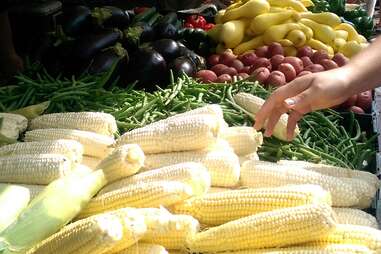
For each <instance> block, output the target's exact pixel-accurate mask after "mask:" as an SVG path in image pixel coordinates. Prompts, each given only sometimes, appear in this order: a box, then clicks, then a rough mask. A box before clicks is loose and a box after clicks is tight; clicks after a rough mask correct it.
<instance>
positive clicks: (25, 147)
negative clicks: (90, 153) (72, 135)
mask: <svg viewBox="0 0 381 254" xmlns="http://www.w3.org/2000/svg"><path fill="white" fill-rule="evenodd" d="M25 154H62V155H64V156H66V157H67V158H68V159H69V160H71V161H72V162H74V163H81V161H82V154H83V146H82V145H81V144H80V143H79V142H77V141H75V140H65V139H59V140H46V141H40V142H19V143H15V144H11V145H6V146H2V147H0V157H1V156H11V155H25Z"/></svg>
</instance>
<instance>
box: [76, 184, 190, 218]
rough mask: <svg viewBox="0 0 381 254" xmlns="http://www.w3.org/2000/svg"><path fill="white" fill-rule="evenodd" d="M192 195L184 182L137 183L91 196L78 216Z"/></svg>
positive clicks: (152, 205) (140, 206)
mask: <svg viewBox="0 0 381 254" xmlns="http://www.w3.org/2000/svg"><path fill="white" fill-rule="evenodd" d="M192 195H193V192H192V188H191V187H190V186H189V185H187V184H184V183H180V182H173V181H172V182H171V181H161V182H150V183H137V184H131V185H128V186H126V187H124V188H122V189H118V190H115V191H111V192H108V193H105V194H102V195H99V196H97V197H95V198H93V199H92V200H91V201H90V203H89V204H88V205H87V206H86V207H85V209H83V210H82V211H81V213H80V215H79V217H80V218H84V217H88V216H91V215H94V214H98V213H102V212H106V211H110V210H115V209H119V208H123V207H137V208H144V207H159V206H160V205H163V206H169V205H172V204H174V203H177V202H180V201H182V200H184V199H187V198H189V197H191V196H192Z"/></svg>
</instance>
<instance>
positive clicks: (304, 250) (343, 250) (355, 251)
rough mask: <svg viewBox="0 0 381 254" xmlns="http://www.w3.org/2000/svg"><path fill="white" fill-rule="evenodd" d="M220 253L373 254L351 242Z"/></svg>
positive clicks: (224, 253)
mask: <svg viewBox="0 0 381 254" xmlns="http://www.w3.org/2000/svg"><path fill="white" fill-rule="evenodd" d="M220 254H374V252H373V251H371V250H369V249H368V248H367V247H365V246H361V245H352V244H328V245H321V246H298V247H289V248H274V249H263V250H255V249H252V250H242V251H229V252H223V253H220Z"/></svg>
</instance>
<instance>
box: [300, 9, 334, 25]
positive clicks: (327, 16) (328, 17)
mask: <svg viewBox="0 0 381 254" xmlns="http://www.w3.org/2000/svg"><path fill="white" fill-rule="evenodd" d="M300 16H301V17H302V18H305V19H310V20H313V21H315V22H316V23H319V24H324V25H328V26H331V27H336V26H338V25H340V24H341V19H340V17H339V16H337V15H336V14H335V13H332V12H321V13H312V12H303V13H300Z"/></svg>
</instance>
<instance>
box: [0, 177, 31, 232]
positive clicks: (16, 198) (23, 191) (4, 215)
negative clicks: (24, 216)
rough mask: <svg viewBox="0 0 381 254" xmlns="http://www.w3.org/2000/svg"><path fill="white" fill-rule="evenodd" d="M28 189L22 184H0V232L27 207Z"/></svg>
mask: <svg viewBox="0 0 381 254" xmlns="http://www.w3.org/2000/svg"><path fill="white" fill-rule="evenodd" d="M29 200H30V195H29V190H28V189H27V188H24V187H22V186H17V185H11V184H0V232H1V231H3V230H4V229H5V228H6V227H8V226H9V225H10V224H11V223H12V222H13V221H15V220H16V219H17V217H18V215H19V214H20V213H21V212H22V211H23V210H24V209H25V207H27V205H28V203H29Z"/></svg>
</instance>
